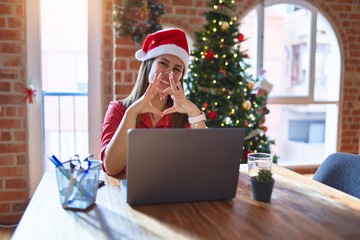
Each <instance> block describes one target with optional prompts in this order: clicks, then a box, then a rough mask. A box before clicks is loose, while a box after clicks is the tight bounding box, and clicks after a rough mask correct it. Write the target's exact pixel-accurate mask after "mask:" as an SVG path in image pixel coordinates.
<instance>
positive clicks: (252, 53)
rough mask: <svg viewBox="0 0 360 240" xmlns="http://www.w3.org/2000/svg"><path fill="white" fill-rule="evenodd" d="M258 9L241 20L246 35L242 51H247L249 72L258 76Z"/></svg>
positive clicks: (243, 32)
mask: <svg viewBox="0 0 360 240" xmlns="http://www.w3.org/2000/svg"><path fill="white" fill-rule="evenodd" d="M257 19H258V16H257V10H256V9H254V10H252V11H251V12H250V13H249V14H248V15H246V17H245V18H244V19H243V20H242V21H241V22H240V33H241V34H243V35H244V39H245V40H244V41H243V42H242V43H241V46H240V51H242V52H246V53H247V55H248V57H249V64H250V66H251V68H249V74H252V75H253V76H256V73H257V62H256V59H257V54H258V47H257V43H258V41H257V39H258V36H257V33H258V29H257V26H258V24H257Z"/></svg>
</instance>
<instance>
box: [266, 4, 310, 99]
mask: <svg viewBox="0 0 360 240" xmlns="http://www.w3.org/2000/svg"><path fill="white" fill-rule="evenodd" d="M264 14H265V15H264V69H265V70H266V72H267V78H268V81H270V82H272V83H273V84H274V88H273V90H272V91H271V93H270V94H271V95H270V96H272V97H279V96H292V97H294V96H308V95H309V75H308V74H309V40H310V39H309V36H310V30H311V28H310V17H311V14H310V11H308V10H306V9H304V8H302V7H299V6H296V5H292V4H277V5H273V6H270V7H267V8H265V13H264Z"/></svg>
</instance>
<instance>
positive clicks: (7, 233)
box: [0, 227, 15, 240]
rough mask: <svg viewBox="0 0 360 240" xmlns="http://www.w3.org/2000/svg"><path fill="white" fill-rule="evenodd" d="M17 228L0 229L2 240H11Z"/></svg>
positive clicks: (0, 239)
mask: <svg viewBox="0 0 360 240" xmlns="http://www.w3.org/2000/svg"><path fill="white" fill-rule="evenodd" d="M14 230H15V227H6V228H4V227H0V240H10V238H11V236H12V234H13V232H14Z"/></svg>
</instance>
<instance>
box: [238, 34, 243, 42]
mask: <svg viewBox="0 0 360 240" xmlns="http://www.w3.org/2000/svg"><path fill="white" fill-rule="evenodd" d="M237 40H238V42H242V41H244V34H242V33H240V34H239V36H238V37H237Z"/></svg>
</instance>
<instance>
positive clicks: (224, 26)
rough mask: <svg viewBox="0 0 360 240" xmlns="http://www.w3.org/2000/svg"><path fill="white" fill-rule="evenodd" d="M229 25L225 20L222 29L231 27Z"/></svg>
mask: <svg viewBox="0 0 360 240" xmlns="http://www.w3.org/2000/svg"><path fill="white" fill-rule="evenodd" d="M229 26H230V25H229V23H228V22H226V21H225V22H223V23H222V24H221V30H222V31H226V30H228V29H229Z"/></svg>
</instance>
